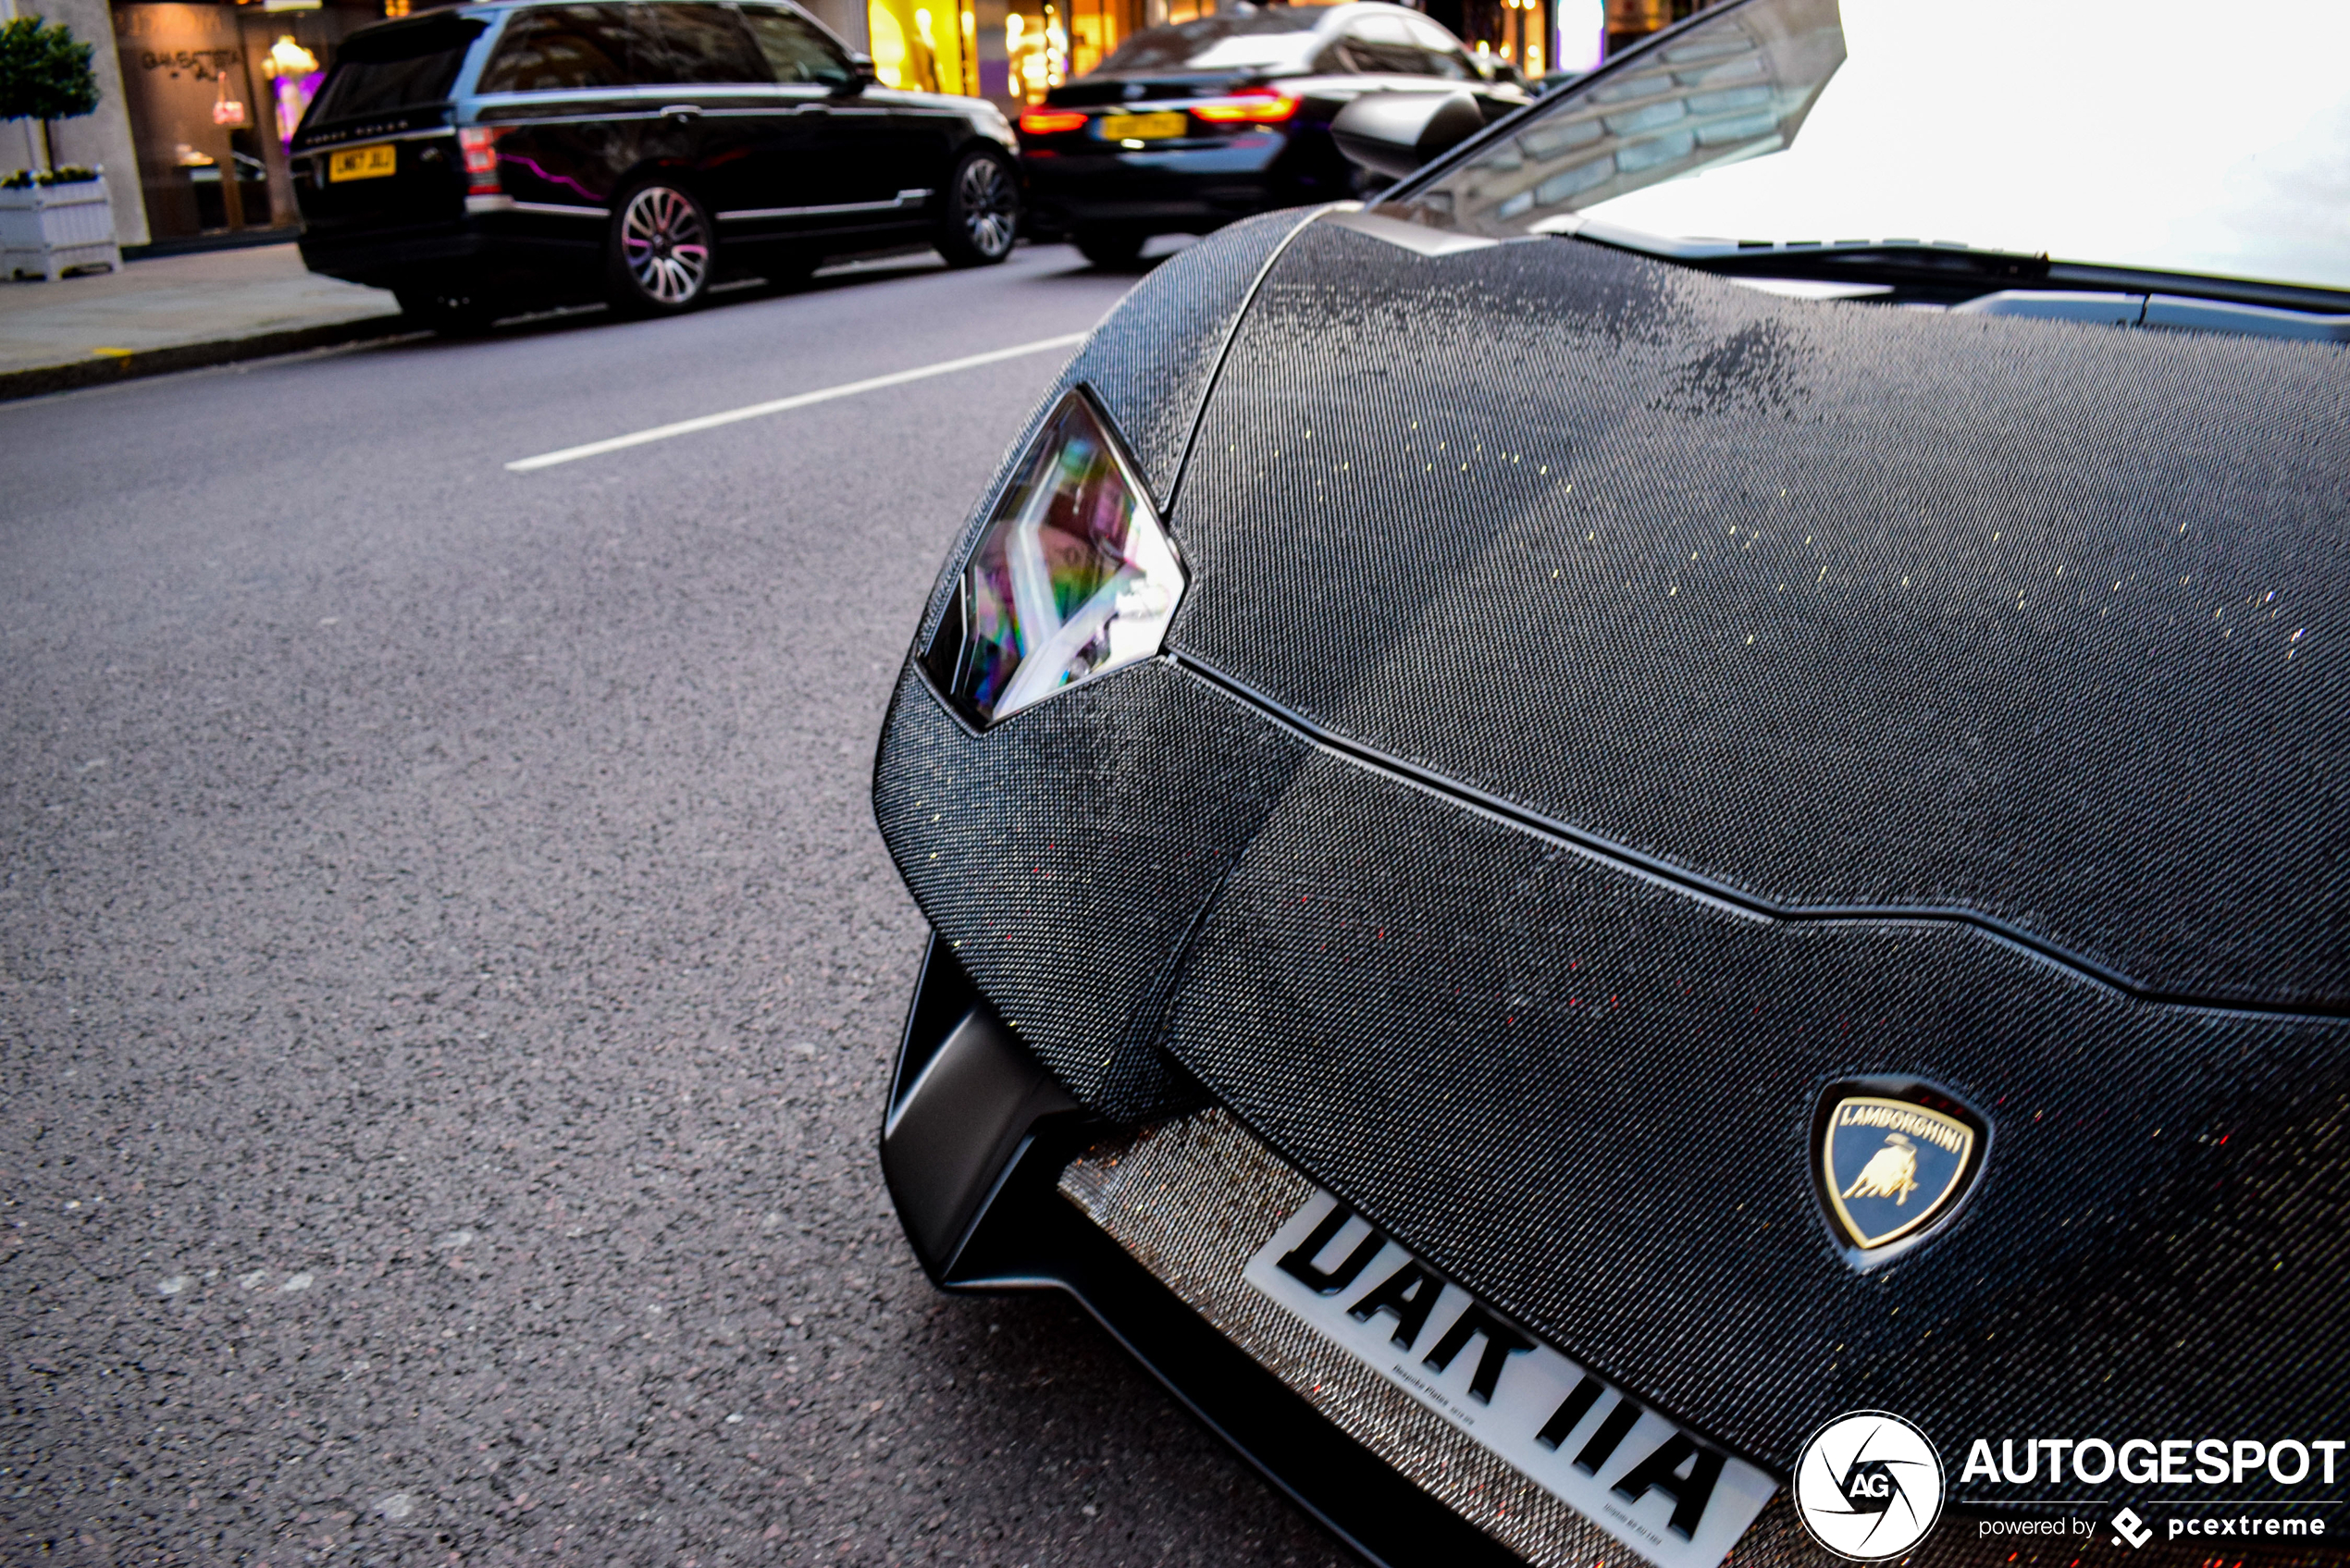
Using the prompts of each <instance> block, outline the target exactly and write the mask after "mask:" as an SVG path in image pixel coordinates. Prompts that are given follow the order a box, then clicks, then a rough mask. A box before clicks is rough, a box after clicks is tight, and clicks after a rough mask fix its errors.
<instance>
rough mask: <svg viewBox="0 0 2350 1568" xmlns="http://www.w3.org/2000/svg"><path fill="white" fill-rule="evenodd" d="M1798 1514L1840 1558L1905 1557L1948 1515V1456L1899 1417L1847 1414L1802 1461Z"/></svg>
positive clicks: (1815, 1440)
mask: <svg viewBox="0 0 2350 1568" xmlns="http://www.w3.org/2000/svg"><path fill="white" fill-rule="evenodd" d="M1795 1512H1796V1515H1797V1516H1798V1517H1799V1518H1800V1519H1801V1520H1802V1521H1803V1527H1804V1528H1805V1529H1806V1530H1808V1531H1810V1532H1811V1535H1812V1539H1813V1540H1815V1541H1817V1542H1819V1543H1820V1544H1821V1545H1822V1546H1824V1547H1825V1548H1827V1549H1829V1550H1830V1551H1832V1552H1834V1553H1836V1554H1837V1556H1838V1557H1849V1558H1850V1559H1852V1560H1853V1561H1855V1562H1876V1561H1877V1560H1878V1559H1880V1558H1886V1557H1899V1555H1900V1554H1901V1553H1903V1552H1905V1551H1907V1550H1909V1549H1911V1547H1913V1546H1915V1545H1917V1544H1918V1542H1919V1541H1921V1540H1923V1539H1924V1538H1925V1533H1926V1532H1927V1531H1928V1530H1931V1529H1933V1528H1934V1522H1935V1521H1936V1519H1939V1518H1940V1517H1941V1516H1942V1456H1941V1455H1940V1454H1937V1453H1936V1452H1935V1451H1934V1445H1933V1444H1932V1443H1930V1442H1928V1441H1926V1438H1925V1434H1924V1433H1923V1432H1921V1431H1919V1430H1918V1429H1917V1428H1916V1427H1915V1426H1911V1424H1910V1423H1909V1422H1907V1421H1904V1420H1902V1419H1901V1418H1900V1417H1899V1416H1898V1415H1893V1414H1887V1413H1886V1412H1885V1411H1882V1410H1856V1411H1854V1412H1852V1413H1851V1414H1849V1415H1839V1416H1837V1418H1836V1419H1835V1420H1833V1421H1831V1422H1829V1423H1828V1424H1827V1425H1826V1426H1823V1427H1821V1428H1820V1429H1819V1430H1818V1431H1816V1432H1814V1433H1812V1440H1811V1441H1810V1442H1808V1443H1805V1444H1804V1445H1803V1455H1802V1457H1801V1458H1800V1459H1798V1460H1797V1461H1796V1462H1795Z"/></svg>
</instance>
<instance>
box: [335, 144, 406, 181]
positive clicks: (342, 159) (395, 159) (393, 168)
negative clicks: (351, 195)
mask: <svg viewBox="0 0 2350 1568" xmlns="http://www.w3.org/2000/svg"><path fill="white" fill-rule="evenodd" d="M398 172H400V149H399V148H397V147H395V146H393V145H392V144H391V143H390V142H377V143H375V144H374V145H373V146H370V147H345V148H344V149H343V150H342V151H341V152H340V153H336V154H331V155H330V156H329V157H328V159H327V182H328V184H330V185H331V184H339V183H340V182H341V181H343V180H346V179H382V178H383V177H384V176H385V175H388V174H397V173H398Z"/></svg>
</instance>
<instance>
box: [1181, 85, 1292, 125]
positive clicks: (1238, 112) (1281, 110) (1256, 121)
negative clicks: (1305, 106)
mask: <svg viewBox="0 0 2350 1568" xmlns="http://www.w3.org/2000/svg"><path fill="white" fill-rule="evenodd" d="M1192 113H1193V115H1194V117H1197V118H1200V119H1203V120H1206V122H1207V123H1208V124H1210V125H1278V124H1280V122H1281V121H1282V120H1285V119H1287V118H1289V117H1291V116H1292V115H1294V114H1295V113H1297V100H1296V99H1294V98H1292V97H1291V96H1289V95H1288V94H1287V93H1276V92H1274V91H1273V90H1272V89H1270V88H1262V89H1255V90H1252V91H1248V92H1243V93H1234V94H1232V96H1231V97H1229V98H1218V99H1214V100H1212V101H1210V102H1208V103H1205V104H1194V105H1192Z"/></svg>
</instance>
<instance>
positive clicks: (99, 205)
mask: <svg viewBox="0 0 2350 1568" xmlns="http://www.w3.org/2000/svg"><path fill="white" fill-rule="evenodd" d="M84 267H104V268H105V269H106V270H107V271H110V272H119V271H121V270H122V252H121V249H120V248H119V247H118V246H117V245H116V244H115V241H114V203H113V202H112V201H110V200H108V199H107V196H106V177H105V175H104V174H101V175H99V177H98V178H97V179H83V180H77V181H76V182H74V183H73V184H71V185H30V186H27V187H25V188H24V189H23V190H20V191H0V275H5V276H6V277H7V278H27V277H31V278H47V279H49V280H51V281H52V282H54V281H56V279H57V278H62V277H64V276H65V275H66V274H67V273H68V272H72V271H75V270H77V269H80V268H84Z"/></svg>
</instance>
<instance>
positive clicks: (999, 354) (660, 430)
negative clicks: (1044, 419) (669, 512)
mask: <svg viewBox="0 0 2350 1568" xmlns="http://www.w3.org/2000/svg"><path fill="white" fill-rule="evenodd" d="M1084 340H1085V334H1084V333H1082V332H1070V333H1064V334H1063V335H1062V336H1060V337H1058V338H1040V339H1038V340H1036V341H1035V342H1033V343H1021V344H1019V345H1017V346H1015V347H1012V348H1008V349H994V350H991V351H989V352H986V353H983V354H966V355H965V356H964V357H963V358H961V359H950V360H942V361H940V362H939V363H938V364H925V365H921V366H918V367H917V368H915V369H912V370H898V371H893V372H891V373H890V374H889V375H887V376H874V377H867V378H866V379H865V380H862V381H850V382H847V384H845V385H843V386H838V387H826V388H823V389H822V390H819V391H814V392H800V393H797V394H795V395H794V396H791V397H788V398H776V399H774V400H773V401H769V402H763V403H751V404H748V406H746V407H743V408H730V409H728V410H726V411H725V412H724V413H723V414H703V415H701V416H700V417H699V418H696V419H681V420H679V421H677V423H675V424H674V425H656V426H653V427H652V428H651V429H649V430H638V431H636V432H634V433H633V434H630V435H626V436H612V437H609V438H606V439H604V440H600V441H589V442H587V444H586V445H584V446H576V447H565V448H563V450H562V451H550V452H540V453H539V454H538V456H537V457H526V458H519V459H517V460H515V461H514V462H513V463H508V464H506V470H507V472H508V473H512V474H530V473H535V472H537V471H538V469H541V468H552V467H554V466H555V464H557V463H576V462H578V461H579V460H580V459H581V458H583V457H601V456H602V455H603V454H604V453H606V452H608V451H625V450H626V449H628V448H630V447H641V446H643V445H645V444H646V443H647V442H649V441H665V440H667V439H669V438H671V437H672V436H691V435H693V434H695V433H696V432H698V431H702V430H714V429H716V428H717V427H718V426H721V425H732V424H735V423H736V421H738V420H744V419H760V418H763V417H764V416H766V415H768V414H788V413H789V412H791V411H792V410H793V409H796V408H806V407H808V406H809V405H810V404H811V403H824V402H831V401H833V400H834V399H835V398H853V397H856V396H857V395H858V394H859V393H860V392H878V391H881V390H882V389H884V388H887V387H902V386H904V385H905V384H906V383H907V382H909V381H926V380H928V379H929V378H930V377H934V376H952V375H954V374H955V372H957V371H959V370H976V369H977V368H978V367H979V366H981V365H983V364H996V362H998V361H999V360H1008V359H1019V358H1020V357H1021V356H1022V355H1024V354H1041V353H1044V352H1046V351H1047V350H1051V349H1067V348H1073V347H1075V346H1076V345H1077V344H1079V343H1082V342H1083V341H1084Z"/></svg>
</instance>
